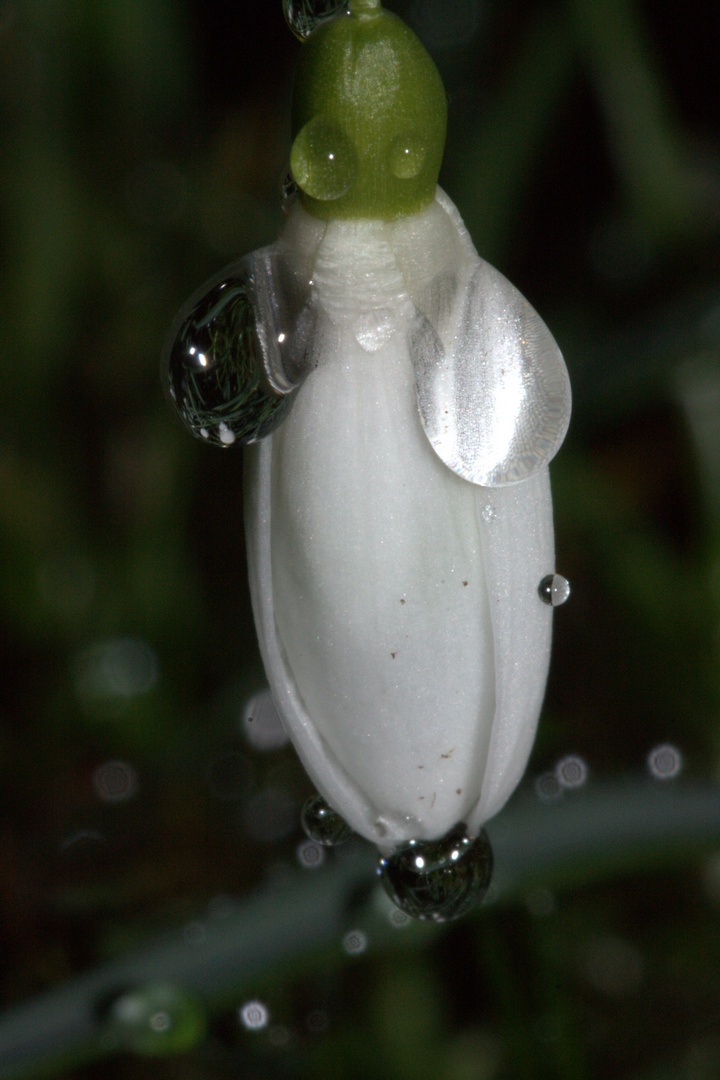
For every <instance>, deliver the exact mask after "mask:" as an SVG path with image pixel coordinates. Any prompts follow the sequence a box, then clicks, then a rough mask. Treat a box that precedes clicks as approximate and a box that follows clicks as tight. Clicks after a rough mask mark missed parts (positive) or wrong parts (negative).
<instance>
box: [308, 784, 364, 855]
mask: <svg viewBox="0 0 720 1080" xmlns="http://www.w3.org/2000/svg"><path fill="white" fill-rule="evenodd" d="M301 820H302V827H303V829H304V830H305V833H306V835H307V836H308V837H309V838H310V839H311V840H314V841H315V843H316V844H322V845H323V846H325V847H335V846H336V845H337V844H344V843H345V842H346V840H349V839H350V837H351V836H352V829H351V828H350V826H349V825H348V823H347V822H346V821H345V819H344V818H342V817H340V815H339V814H338V813H337V812H336V811H335V810H333V808H332V806H330V805H329V804H328V803H326V802H325V800H324V799H323V797H322V795H311V796H310V798H309V799H308V800H307V801H306V803H305V805H304V806H303V808H302V819H301Z"/></svg>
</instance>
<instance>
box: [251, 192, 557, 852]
mask: <svg viewBox="0 0 720 1080" xmlns="http://www.w3.org/2000/svg"><path fill="white" fill-rule="evenodd" d="M438 213H439V208H438V207H437V204H436V205H435V206H434V207H433V208H432V209H431V211H430V212H429V217H431V216H433V215H434V216H435V218H436V220H441V219H442V220H444V221H447V216H446V214H444V213H441V214H440V218H438ZM410 228H411V229H413V230H414V231H415V232H416V233H417V232H418V231H420V232H422V231H423V230H424V232H425V234H426V245H425V248H424V251H423V254H424V263H425V265H426V266H427V267H428V268H429V269H430V270H432V268H433V267H437V266H438V265H439V264H442V262H443V260H445V262H448V261H449V262H451V263H452V261H453V259H454V258H455V255H454V254H453V249H454V250H455V252H457V250H459V249H460V250H461V248H462V244H463V241H462V238H461V237H460V236H459V234H458V232H454V235H455V237H456V239H454V240H453V238H452V235H450V238H449V239H448V237H449V234H448V229H447V226H446V225H445V224H443V225H442V227H441V228H440V229H439V230H435V229H434V227H433V226H432V223H430V224H428V221H423V222H418V221H415V222H414V223H413V222H411V223H410ZM301 232H302V229H299V230H298V229H296V230H295V235H296V236H297V235H299V234H300V233H301ZM452 232H453V230H451V233H452ZM393 234H394V235H393ZM433 234H435V235H437V236H439V240H438V246H437V250H435V251H434V250H433V247H432V237H433ZM313 236H314V239H313V243H314V245H317V244H318V243H319V248H317V251H316V250H315V248H313V259H314V261H313V263H312V265H313V280H314V281H315V283H316V284H315V287H316V289H317V290H318V292H319V294H320V297H321V299H322V304H321V305H320V306H321V309H322V313H323V316H322V319H321V323H320V327H319V337H318V369H317V370H316V371H314V372H313V373H312V374H311V375H310V376H309V377H308V379H307V381H306V383H305V385H304V386H303V388H302V390H301V392H300V394H299V395H298V399H297V402H296V404H295V406H294V408H293V411H292V413H291V414H290V416H289V418H288V419H287V420H286V421H285V423H284V424H283V425H282V427H281V428H280V429H279V430H278V431H277V432H275V433H274V434H273V435H272V436H271V437H269V438H268V439H267V440H265V441H264V443H262V444H260V445H259V446H257V447H253V448H251V449H250V451H249V452H247V462H248V465H247V477H246V526H247V538H248V539H247V543H248V563H249V571H250V583H251V592H252V597H253V605H254V609H255V618H256V624H257V629H258V637H259V641H260V647H261V651H262V654H263V660H264V663H265V668H266V672H267V676H268V680H269V683H270V686H271V689H272V692H273V695H274V697H275V700H276V704H277V706H278V709H279V712H280V715H281V716H282V718H283V721H284V723H285V725H286V727H287V729H288V732H289V734H290V736H291V738H292V739H293V742H294V744H295V746H296V748H297V750H298V753H299V755H300V757H301V759H302V761H303V763H304V765H305V767H306V769H307V771H308V773H309V775H310V776H311V778H312V779H313V781H314V782H315V784H316V786H317V787H318V789H319V790H320V791H321V793H322V794H323V795H324V796H325V798H326V799H327V800H328V801H329V802H330V803H331V804H332V805H333V806H334V807H335V808H336V809H337V810H338V811H339V812H340V813H341V814H342V815H343V816H344V817H345V818H346V819H347V820H348V822H349V823H350V824H351V825H352V827H353V828H354V829H355V830H356V831H357V832H359V833H361V834H362V835H364V836H366V837H368V838H369V839H371V840H373V841H375V842H376V843H378V844H379V845H380V846H382V847H386V848H391V847H392V846H394V845H395V844H396V843H398V842H400V841H402V840H406V839H411V838H420V837H435V836H440V835H442V834H443V833H445V832H446V831H447V829H448V828H450V827H451V826H452V825H454V824H455V823H456V822H458V821H460V820H464V821H467V822H468V824H469V825H470V827H471V828H472V829H476V828H478V827H479V826H480V825H481V824H482V822H483V821H485V820H486V819H487V818H488V817H490V816H491V815H492V814H494V813H496V812H497V810H498V809H499V808H500V807H501V806H502V804H503V803H504V802H505V800H506V799H507V797H508V796H509V795H510V793H511V792H512V790H513V789H514V787H515V785H516V783H517V781H518V780H519V778H520V776H521V775H522V772H523V770H524V768H525V764H526V761H527V756H528V754H529V752H530V749H531V746H532V742H533V738H534V731H535V725H536V723H537V717H538V713H539V710H540V705H541V701H542V695H543V691H544V685H545V678H546V673H547V664H548V657H549V647H550V627H551V609H550V608H548V607H547V606H546V605H544V604H543V603H542V601H541V600H540V599H539V597H538V594H537V586H538V583H539V581H540V579H541V578H542V577H543V576H544V575H545V574H547V573H550V572H552V570H553V569H554V560H553V539H552V511H551V503H550V491H549V484H548V478H547V470H546V469H545V470H543V471H542V472H541V473H540V474H539V475H538V476H536V477H534V478H532V479H530V480H528V481H526V482H524V483H522V484H520V485H517V486H514V487H512V488H507V489H492V490H491V489H486V488H480V487H477V486H475V485H471V484H468V483H467V482H466V481H464V480H462V479H460V478H459V477H457V476H456V475H455V474H454V473H452V472H450V471H449V470H448V469H447V468H446V467H445V466H444V465H443V464H442V462H441V461H440V459H439V458H438V457H437V456H436V455H435V453H434V452H433V450H432V448H431V446H430V444H429V442H428V441H427V439H426V438H425V436H424V434H423V431H422V428H421V424H420V420H419V416H418V413H417V407H416V403H415V393H414V378H413V371H412V365H411V363H410V359H409V355H408V351H407V341H406V335H405V332H404V330H405V327H406V325H407V322H408V320H409V318H411V317H412V313H413V312H414V310H415V303H414V301H416V300H417V297H418V295H419V294H422V293H423V290H425V292H426V295H428V296H430V294H431V292H432V290H430V289H429V284H430V282H429V279H427V277H426V280H425V281H423V279H422V273H421V272H420V271H418V270H417V268H416V269H415V271H414V276H413V275H407V274H406V275H403V273H401V272H400V270H399V268H398V263H400V264H401V265H402V262H403V259H402V258H400V259H398V257H397V251H398V249H399V248H401V247H402V244H400V243H398V227H397V226H394V227H393V228H388V227H385V226H382V224H381V223H355V225H353V223H345V224H344V225H343V226H337V224H336V223H331V224H330V225H328V226H327V229H326V231H325V234H324V236H323V237H322V239H319V238H318V235H317V232H315V233H314V234H313ZM400 239H402V237H400ZM388 241H389V242H388ZM393 249H394V251H393ZM394 252H395V253H394ZM364 260H365V262H364ZM301 262H302V253H300V255H298V263H301ZM408 276H413V280H412V281H408V280H407V277H408ZM411 297H412V299H411ZM348 298H350V299H348Z"/></svg>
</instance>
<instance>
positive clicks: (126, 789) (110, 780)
mask: <svg viewBox="0 0 720 1080" xmlns="http://www.w3.org/2000/svg"><path fill="white" fill-rule="evenodd" d="M92 779H93V787H94V788H95V791H96V792H97V794H98V796H99V797H100V798H101V799H102V800H103V802H108V803H121V802H127V800H128V799H132V797H133V796H134V794H135V792H136V791H137V786H138V779H137V773H136V772H135V770H134V769H133V767H132V765H128V764H127V762H125V761H106V762H105V763H104V764H103V765H99V766H98V768H97V769H96V770H95V772H94V773H93V778H92Z"/></svg>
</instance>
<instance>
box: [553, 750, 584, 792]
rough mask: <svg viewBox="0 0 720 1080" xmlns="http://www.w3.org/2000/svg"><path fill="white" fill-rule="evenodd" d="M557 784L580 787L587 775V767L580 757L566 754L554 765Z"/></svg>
mask: <svg viewBox="0 0 720 1080" xmlns="http://www.w3.org/2000/svg"><path fill="white" fill-rule="evenodd" d="M555 775H556V777H557V781H558V784H560V786H561V787H564V788H579V787H582V786H583V784H584V783H585V781H586V780H587V776H588V767H587V765H586V764H585V762H584V761H583V759H582V758H581V757H577V755H575V754H568V756H567V757H564V758H563V759H562V761H558V763H557V765H556V766H555Z"/></svg>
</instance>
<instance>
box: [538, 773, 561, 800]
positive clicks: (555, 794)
mask: <svg viewBox="0 0 720 1080" xmlns="http://www.w3.org/2000/svg"><path fill="white" fill-rule="evenodd" d="M562 793H563V789H562V787H561V786H560V782H559V781H558V778H557V776H556V775H555V773H554V772H545V773H542V774H541V775H540V776H538V778H537V779H536V781H535V794H536V795H537V797H538V799H540V800H541V801H542V802H554V800H555V799H559V798H560V796H561V795H562Z"/></svg>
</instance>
